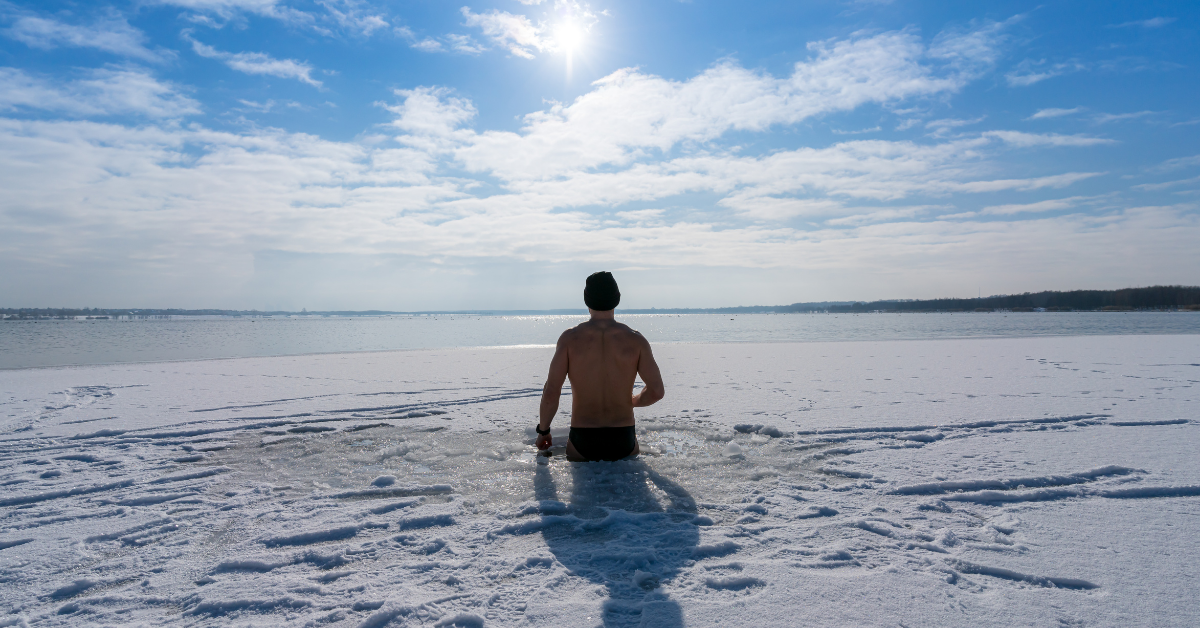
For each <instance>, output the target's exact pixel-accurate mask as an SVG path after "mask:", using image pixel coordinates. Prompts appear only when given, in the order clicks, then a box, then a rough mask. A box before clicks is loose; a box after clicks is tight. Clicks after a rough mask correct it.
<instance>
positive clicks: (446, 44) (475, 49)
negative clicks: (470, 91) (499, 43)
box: [395, 26, 487, 55]
mask: <svg viewBox="0 0 1200 628" xmlns="http://www.w3.org/2000/svg"><path fill="white" fill-rule="evenodd" d="M395 32H396V34H397V35H400V36H401V37H403V38H404V39H406V40H408V45H409V47H410V48H413V49H415V50H420V51H421V52H458V53H461V54H468V55H477V54H479V53H481V52H483V51H485V50H487V48H486V47H484V46H483V45H480V44H479V43H478V42H476V41H475V40H474V39H471V36H470V35H460V34H456V33H448V34H446V35H443V36H442V38H441V39H435V38H433V37H425V38H424V39H420V38H418V37H417V36H416V34H415V33H413V32H412V30H411V29H409V28H408V27H407V26H401V27H399V28H397V29H396V30H395Z"/></svg>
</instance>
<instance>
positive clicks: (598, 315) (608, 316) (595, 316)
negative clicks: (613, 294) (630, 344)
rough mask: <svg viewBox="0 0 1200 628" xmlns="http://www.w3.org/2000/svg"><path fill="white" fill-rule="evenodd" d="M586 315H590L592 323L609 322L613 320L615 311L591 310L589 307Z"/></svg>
mask: <svg viewBox="0 0 1200 628" xmlns="http://www.w3.org/2000/svg"><path fill="white" fill-rule="evenodd" d="M588 314H591V315H592V320H594V321H611V320H615V316H616V310H593V309H592V308H590V307H589V308H588Z"/></svg>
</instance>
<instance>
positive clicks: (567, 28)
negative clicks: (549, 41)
mask: <svg viewBox="0 0 1200 628" xmlns="http://www.w3.org/2000/svg"><path fill="white" fill-rule="evenodd" d="M586 40H587V30H586V29H584V28H583V27H582V26H580V25H579V24H578V23H577V22H575V21H574V20H564V21H562V22H559V23H558V25H557V26H555V27H554V45H555V47H556V48H558V50H559V51H561V52H565V53H567V54H568V55H569V54H572V53H574V52H576V51H577V50H579V49H580V48H581V47H583V44H584V42H585V41H586Z"/></svg>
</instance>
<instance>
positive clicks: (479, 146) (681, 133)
mask: <svg viewBox="0 0 1200 628" xmlns="http://www.w3.org/2000/svg"><path fill="white" fill-rule="evenodd" d="M810 50H811V51H812V54H813V56H812V58H811V59H809V60H806V61H801V62H798V63H796V64H795V65H794V66H793V69H792V74H791V75H790V76H788V77H784V78H776V77H774V76H771V75H769V74H766V73H764V72H761V71H753V70H748V69H745V68H742V67H740V66H738V65H736V64H735V63H733V62H723V63H720V64H718V65H716V66H714V67H712V68H710V69H708V70H706V71H705V72H703V73H701V74H700V75H699V76H696V77H694V78H692V79H690V80H687V81H672V80H668V79H664V78H661V77H658V76H654V75H649V74H643V73H641V72H639V71H637V70H636V69H623V70H618V71H617V72H614V73H612V74H610V75H609V76H607V77H604V78H602V79H600V80H599V81H596V83H595V84H594V88H593V89H592V90H591V91H590V92H588V93H586V94H584V95H583V96H580V97H579V98H577V99H576V100H575V101H574V102H573V103H571V104H569V105H555V106H553V107H551V108H550V109H548V110H546V111H540V112H535V113H531V114H529V115H527V116H525V119H524V126H523V127H522V129H521V130H520V132H502V131H485V132H483V133H480V134H477V135H472V136H471V138H470V141H469V142H466V143H464V144H463V145H462V146H461V147H459V148H458V149H457V150H456V151H455V156H456V157H457V159H458V160H459V161H460V162H461V163H462V164H463V165H464V166H465V167H466V168H467V169H468V170H470V171H473V172H482V171H489V172H492V173H493V174H495V175H496V176H499V177H501V178H502V179H505V180H518V179H529V178H547V177H555V176H560V175H561V174H563V173H564V172H568V171H573V170H586V169H589V168H596V167H600V166H603V165H606V164H612V165H624V164H628V163H630V162H631V161H633V160H636V159H640V158H642V157H645V156H647V155H650V154H662V153H665V152H667V151H670V150H672V149H673V148H674V147H676V146H678V145H680V144H681V143H704V142H707V141H711V140H714V139H715V138H717V137H719V136H721V135H722V134H724V133H726V132H728V131H750V132H761V131H764V130H766V129H768V128H770V127H772V126H774V125H789V124H795V123H797V122H799V121H802V120H806V119H809V118H812V117H814V116H819V115H822V114H826V113H832V112H836V111H849V110H852V109H854V108H856V107H859V106H861V105H863V104H866V103H871V102H877V103H894V102H899V101H901V100H904V99H907V98H913V97H923V96H931V95H935V94H945V93H953V92H955V91H957V90H958V89H960V88H961V87H962V86H963V85H965V79H964V78H963V75H962V73H961V72H959V71H958V69H957V66H955V67H948V66H946V65H945V64H943V63H942V62H941V61H940V59H931V58H930V57H929V56H928V54H927V49H926V47H925V46H924V45H923V44H922V43H921V41H920V39H919V38H917V37H916V36H915V35H914V34H912V33H910V32H907V31H900V32H891V33H882V34H877V35H872V36H869V37H858V38H855V39H850V40H842V41H825V42H819V43H817V44H813V45H810ZM985 56H986V55H985Z"/></svg>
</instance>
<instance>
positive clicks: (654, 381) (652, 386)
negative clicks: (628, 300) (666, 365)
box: [633, 334, 667, 408]
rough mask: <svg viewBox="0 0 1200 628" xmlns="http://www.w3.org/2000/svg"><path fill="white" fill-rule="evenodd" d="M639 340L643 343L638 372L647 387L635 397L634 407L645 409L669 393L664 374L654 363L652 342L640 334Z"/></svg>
mask: <svg viewBox="0 0 1200 628" xmlns="http://www.w3.org/2000/svg"><path fill="white" fill-rule="evenodd" d="M638 338H639V339H641V341H642V351H641V356H639V357H638V370H637V372H638V375H639V376H641V378H642V383H643V384H645V386H643V387H642V389H641V390H640V391H638V394H636V395H634V396H633V407H635V408H644V407H646V406H649V405H653V404H654V403H656V402H657V401H658V400H660V399H662V398H663V396H665V395H666V394H667V391H666V387H665V386H664V385H663V380H662V373H660V372H659V371H658V363H657V362H655V361H654V353H652V352H651V351H650V342H649V341H647V340H646V339H645V338H642V337H641V335H640V334H639V335H638Z"/></svg>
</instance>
